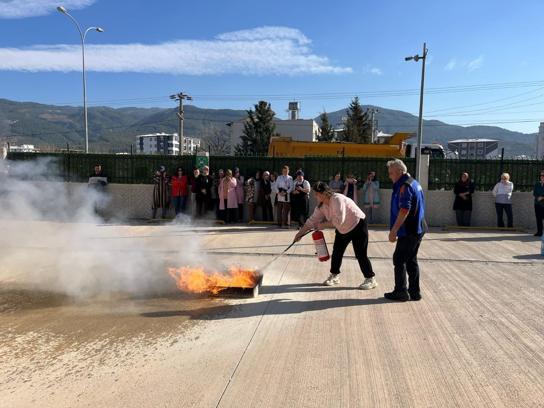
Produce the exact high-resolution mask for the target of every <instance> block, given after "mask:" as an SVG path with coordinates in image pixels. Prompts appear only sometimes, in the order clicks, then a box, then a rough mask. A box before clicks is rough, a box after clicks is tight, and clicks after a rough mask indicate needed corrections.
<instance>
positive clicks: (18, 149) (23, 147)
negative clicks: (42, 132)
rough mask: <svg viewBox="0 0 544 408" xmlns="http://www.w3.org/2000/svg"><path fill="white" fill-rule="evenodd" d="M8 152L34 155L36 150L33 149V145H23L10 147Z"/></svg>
mask: <svg viewBox="0 0 544 408" xmlns="http://www.w3.org/2000/svg"><path fill="white" fill-rule="evenodd" d="M9 151H10V152H22V153H34V152H35V151H36V148H35V147H34V145H31V144H23V145H20V146H15V145H10V146H9Z"/></svg>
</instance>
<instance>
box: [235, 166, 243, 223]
mask: <svg viewBox="0 0 544 408" xmlns="http://www.w3.org/2000/svg"><path fill="white" fill-rule="evenodd" d="M234 178H235V179H236V197H237V199H238V221H240V222H243V221H244V184H245V183H244V176H242V175H241V174H240V169H239V168H238V167H235V168H234Z"/></svg>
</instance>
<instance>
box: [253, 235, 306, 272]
mask: <svg viewBox="0 0 544 408" xmlns="http://www.w3.org/2000/svg"><path fill="white" fill-rule="evenodd" d="M312 231H313V229H311V230H309V231H307V232H306V233H304V235H302V237H304V236H306V235H308V234H309V233H310V232H312ZM302 237H301V238H302ZM295 244H296V241H293V242H292V243H291V244H290V245H289V246H288V247H287V248H285V249H284V250H283V251H282V252H280V253H279V254H277V255H276V256H275V257H274V258H272V259H271V260H270V261H268V263H267V264H265V265H264V266H263V267H262V268H261V272H262V271H264V270H265V269H267V268H268V267H269V266H270V265H272V264H273V263H274V261H276V260H277V259H278V258H280V257H281V256H282V255H283V254H285V253H286V252H287V251H289V250H290V249H291V247H292V246H293V245H295Z"/></svg>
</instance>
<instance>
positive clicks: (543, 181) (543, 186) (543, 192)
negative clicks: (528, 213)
mask: <svg viewBox="0 0 544 408" xmlns="http://www.w3.org/2000/svg"><path fill="white" fill-rule="evenodd" d="M533 196H534V197H535V216H536V228H537V230H536V234H535V237H541V236H542V223H543V221H544V169H542V170H540V179H539V181H537V183H536V184H535V188H534V189H533Z"/></svg>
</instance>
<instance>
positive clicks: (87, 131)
mask: <svg viewBox="0 0 544 408" xmlns="http://www.w3.org/2000/svg"><path fill="white" fill-rule="evenodd" d="M57 10H58V11H59V13H62V14H64V15H65V16H67V17H68V18H70V20H72V21H73V22H74V24H75V25H76V27H77V31H78V32H79V36H80V38H81V57H82V62H83V118H84V119H83V120H84V122H85V153H89V127H88V123H87V82H86V79H85V38H86V37H87V33H88V32H89V31H97V32H99V33H103V32H104V29H103V28H101V27H88V28H87V29H86V30H85V31H82V30H81V26H80V25H79V23H78V22H77V20H76V19H75V18H74V17H73V16H72V15H71V14H70V13H68V11H67V10H66V9H65V8H64V7H62V6H59V7H57Z"/></svg>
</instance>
